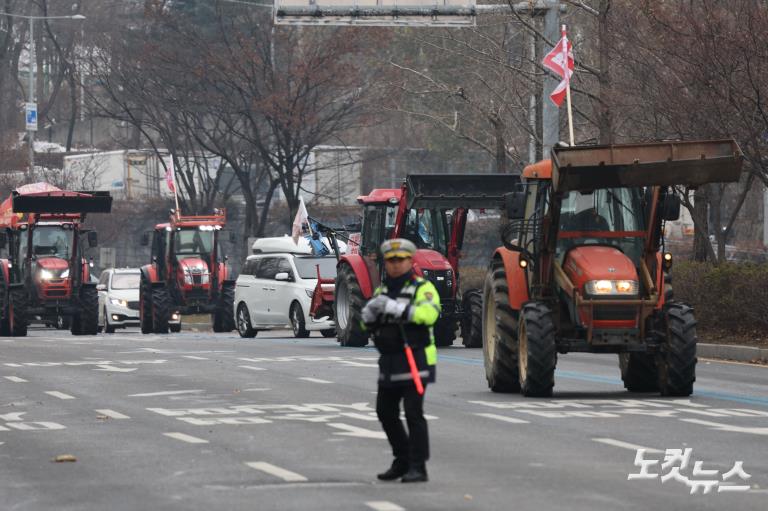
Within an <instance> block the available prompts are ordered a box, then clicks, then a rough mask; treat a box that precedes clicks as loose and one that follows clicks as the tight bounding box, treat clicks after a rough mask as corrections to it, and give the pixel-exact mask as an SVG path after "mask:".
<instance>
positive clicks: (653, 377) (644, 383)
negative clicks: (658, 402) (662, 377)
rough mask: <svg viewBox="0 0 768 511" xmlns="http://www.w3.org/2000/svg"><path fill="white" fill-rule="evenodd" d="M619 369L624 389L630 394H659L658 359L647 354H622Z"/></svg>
mask: <svg viewBox="0 0 768 511" xmlns="http://www.w3.org/2000/svg"><path fill="white" fill-rule="evenodd" d="M619 368H620V369H621V379H622V380H623V381H624V388H625V389H627V390H628V391H630V392H658V391H659V371H658V369H657V367H656V357H654V356H653V355H649V354H647V353H620V354H619Z"/></svg>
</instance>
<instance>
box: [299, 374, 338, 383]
mask: <svg viewBox="0 0 768 511" xmlns="http://www.w3.org/2000/svg"><path fill="white" fill-rule="evenodd" d="M299 379H300V380H304V381H308V382H310V383H333V382H332V381H328V380H321V379H320V378H309V377H306V376H305V377H302V378H299Z"/></svg>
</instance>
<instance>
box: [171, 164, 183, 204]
mask: <svg viewBox="0 0 768 511" xmlns="http://www.w3.org/2000/svg"><path fill="white" fill-rule="evenodd" d="M171 181H173V198H174V199H175V200H176V215H177V216H178V215H179V214H181V210H180V209H179V187H178V186H176V165H175V164H174V161H173V154H171Z"/></svg>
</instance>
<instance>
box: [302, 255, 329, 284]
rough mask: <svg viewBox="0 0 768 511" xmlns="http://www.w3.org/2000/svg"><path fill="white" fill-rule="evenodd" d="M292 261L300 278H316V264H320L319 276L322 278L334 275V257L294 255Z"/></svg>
mask: <svg viewBox="0 0 768 511" xmlns="http://www.w3.org/2000/svg"><path fill="white" fill-rule="evenodd" d="M293 262H294V263H296V270H298V272H299V277H301V278H302V279H316V278H317V265H320V276H321V277H323V278H324V279H332V278H334V277H336V258H335V257H296V258H294V260H293Z"/></svg>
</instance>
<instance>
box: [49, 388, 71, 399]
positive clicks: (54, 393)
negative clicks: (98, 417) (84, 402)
mask: <svg viewBox="0 0 768 511" xmlns="http://www.w3.org/2000/svg"><path fill="white" fill-rule="evenodd" d="M45 393H46V394H48V395H49V396H53V397H57V398H59V399H75V396H70V395H69V394H65V393H63V392H59V391H58V390H46V391H45Z"/></svg>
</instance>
